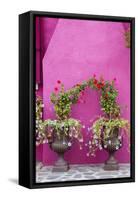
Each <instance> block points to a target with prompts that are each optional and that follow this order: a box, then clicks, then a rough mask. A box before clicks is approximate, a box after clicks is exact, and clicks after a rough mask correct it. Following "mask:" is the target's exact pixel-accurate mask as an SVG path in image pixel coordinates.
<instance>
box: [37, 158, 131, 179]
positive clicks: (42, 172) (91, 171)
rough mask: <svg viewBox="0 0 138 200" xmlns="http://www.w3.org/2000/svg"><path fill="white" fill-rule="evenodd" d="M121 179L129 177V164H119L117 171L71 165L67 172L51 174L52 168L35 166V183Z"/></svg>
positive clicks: (101, 166) (95, 165)
mask: <svg viewBox="0 0 138 200" xmlns="http://www.w3.org/2000/svg"><path fill="white" fill-rule="evenodd" d="M122 177H130V165H129V164H120V169H119V170H117V171H104V170H103V164H89V165H71V166H70V169H69V171H67V172H52V166H43V165H42V163H40V162H37V164H36V183H43V182H56V181H75V180H94V179H104V178H105V179H107V178H122Z"/></svg>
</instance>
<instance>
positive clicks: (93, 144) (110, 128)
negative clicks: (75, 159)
mask: <svg viewBox="0 0 138 200" xmlns="http://www.w3.org/2000/svg"><path fill="white" fill-rule="evenodd" d="M115 129H119V132H118V134H119V135H118V139H119V140H120V141H121V139H122V136H123V135H122V131H121V129H124V133H126V134H128V135H129V134H130V123H129V121H128V120H125V119H123V118H106V117H99V118H98V119H97V120H96V121H94V123H93V124H92V126H91V127H90V130H91V132H92V138H91V140H90V141H89V150H90V151H89V154H90V155H92V156H95V151H96V150H97V149H100V150H102V148H103V147H102V145H103V143H104V141H106V140H107V139H110V138H111V137H112V136H113V132H114V130H115ZM109 142H110V140H109ZM104 148H106V146H105V147H104ZM118 148H119V147H118V146H116V149H118Z"/></svg>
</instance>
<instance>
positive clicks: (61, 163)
mask: <svg viewBox="0 0 138 200" xmlns="http://www.w3.org/2000/svg"><path fill="white" fill-rule="evenodd" d="M68 170H69V164H68V162H67V161H66V160H64V157H63V155H59V158H58V160H57V161H56V162H55V164H54V166H53V169H52V172H67V171H68Z"/></svg>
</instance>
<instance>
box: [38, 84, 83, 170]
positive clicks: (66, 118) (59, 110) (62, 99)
mask: <svg viewBox="0 0 138 200" xmlns="http://www.w3.org/2000/svg"><path fill="white" fill-rule="evenodd" d="M58 84H59V88H57V87H56V88H55V92H53V93H52V94H51V97H50V98H51V102H52V103H53V105H54V110H55V114H56V118H57V119H55V120H51V119H47V120H44V121H43V127H41V128H42V129H41V131H42V135H43V134H45V140H44V142H47V143H49V145H50V147H51V149H52V150H53V151H55V152H56V153H58V155H59V158H58V160H57V161H56V162H55V165H54V168H53V171H67V170H68V169H69V164H68V163H67V161H65V160H64V153H65V152H66V151H67V150H68V149H69V148H70V147H71V145H72V143H73V141H74V139H76V140H78V142H79V145H80V149H81V148H82V147H81V143H82V142H83V136H82V133H81V129H82V125H81V122H80V121H79V120H76V119H73V118H70V114H71V106H72V105H73V104H75V103H77V102H78V99H79V96H80V94H81V92H82V91H83V90H84V89H85V86H86V83H85V82H84V83H83V84H81V85H79V84H77V85H75V86H74V87H72V88H71V89H69V90H66V91H65V89H64V85H63V84H61V82H60V81H58Z"/></svg>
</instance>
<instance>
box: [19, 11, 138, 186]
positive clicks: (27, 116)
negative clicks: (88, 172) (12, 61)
mask: <svg viewBox="0 0 138 200" xmlns="http://www.w3.org/2000/svg"><path fill="white" fill-rule="evenodd" d="M36 16H47V17H60V18H69V19H83V20H84V19H87V20H89V19H90V20H100V21H101V20H104V21H115V22H116V21H117V22H118V21H121V22H122V21H123V22H130V23H131V31H132V32H131V41H132V42H131V130H132V131H133V134H132V137H131V144H133V145H131V177H128V178H115V179H98V180H84V181H68V182H51V183H35V140H34V134H33V133H34V131H35V129H34V127H35V126H34V125H35V122H34V121H35V120H34V116H35V109H34V108H35V25H34V20H35V17H36ZM132 114H133V115H132ZM24 133H25V134H24ZM27 133H28V134H27ZM125 182H135V18H134V17H118V16H104V15H88V14H73V13H57V12H43V11H28V12H26V13H23V14H20V15H19V185H22V186H25V187H27V188H48V187H61V186H62V187H64V186H81V185H94V184H95V185H96V184H110V183H125Z"/></svg>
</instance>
